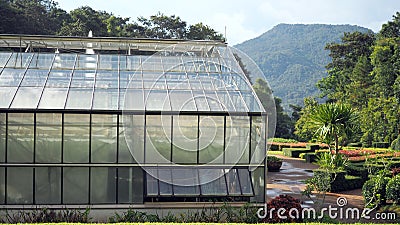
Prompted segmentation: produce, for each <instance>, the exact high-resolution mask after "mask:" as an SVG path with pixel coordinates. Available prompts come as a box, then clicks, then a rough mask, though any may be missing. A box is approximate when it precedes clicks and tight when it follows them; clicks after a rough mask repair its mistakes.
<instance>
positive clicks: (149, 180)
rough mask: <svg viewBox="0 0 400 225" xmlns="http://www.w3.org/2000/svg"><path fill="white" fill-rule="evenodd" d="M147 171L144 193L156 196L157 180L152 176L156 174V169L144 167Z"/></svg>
mask: <svg viewBox="0 0 400 225" xmlns="http://www.w3.org/2000/svg"><path fill="white" fill-rule="evenodd" d="M146 171H148V173H147V174H146V193H147V196H157V195H158V180H157V179H156V178H154V177H153V175H156V174H157V169H146Z"/></svg>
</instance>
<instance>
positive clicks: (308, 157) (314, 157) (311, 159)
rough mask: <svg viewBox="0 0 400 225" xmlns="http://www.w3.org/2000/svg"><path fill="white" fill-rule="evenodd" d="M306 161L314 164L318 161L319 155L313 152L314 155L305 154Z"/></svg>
mask: <svg viewBox="0 0 400 225" xmlns="http://www.w3.org/2000/svg"><path fill="white" fill-rule="evenodd" d="M304 159H305V160H306V162H308V163H313V162H315V161H317V154H316V153H314V152H312V153H304Z"/></svg>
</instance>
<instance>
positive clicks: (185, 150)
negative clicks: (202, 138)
mask: <svg viewBox="0 0 400 225" xmlns="http://www.w3.org/2000/svg"><path fill="white" fill-rule="evenodd" d="M197 120H198V117H197V116H183V115H179V116H173V128H172V130H173V147H172V161H173V162H174V163H178V164H187V163H196V162H197V148H198V123H197Z"/></svg>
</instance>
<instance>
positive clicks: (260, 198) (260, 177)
mask: <svg viewBox="0 0 400 225" xmlns="http://www.w3.org/2000/svg"><path fill="white" fill-rule="evenodd" d="M264 171H265V170H264V167H261V166H260V167H258V168H257V169H256V170H254V171H253V172H252V173H251V180H252V181H253V186H254V197H253V198H251V201H255V202H265V201H266V199H264V192H265V187H264V177H265V175H264Z"/></svg>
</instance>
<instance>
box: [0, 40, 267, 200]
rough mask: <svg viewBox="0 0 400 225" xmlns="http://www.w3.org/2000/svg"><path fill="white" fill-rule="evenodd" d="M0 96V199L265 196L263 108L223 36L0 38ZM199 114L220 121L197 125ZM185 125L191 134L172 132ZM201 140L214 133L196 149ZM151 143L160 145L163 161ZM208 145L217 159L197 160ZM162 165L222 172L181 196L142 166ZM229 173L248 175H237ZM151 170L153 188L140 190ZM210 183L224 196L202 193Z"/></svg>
mask: <svg viewBox="0 0 400 225" xmlns="http://www.w3.org/2000/svg"><path fill="white" fill-rule="evenodd" d="M84 50H85V51H86V53H85V52H84ZM88 50H89V51H88ZM149 52H150V53H152V54H151V55H149ZM0 96H1V98H0V204H2V205H4V206H6V207H7V206H12V205H37V204H46V205H78V204H79V205H82V204H143V203H146V202H148V201H158V200H162V201H192V200H194V201H204V199H207V198H220V199H223V200H226V197H232V198H236V199H241V200H243V199H247V200H249V201H255V202H264V201H265V182H266V175H265V160H264V157H265V153H266V152H265V151H266V148H265V147H266V133H267V132H266V129H267V128H266V122H267V115H266V112H265V110H264V109H263V107H262V105H261V103H260V101H259V99H258V98H257V96H256V95H255V93H254V90H253V89H252V87H251V84H250V82H249V81H248V80H247V78H246V77H245V75H244V74H243V71H242V69H241V68H240V66H239V64H238V62H237V61H236V59H235V58H234V57H233V54H232V52H231V51H230V49H229V48H228V47H227V46H226V44H225V43H221V42H215V41H184V40H151V39H127V38H82V37H52V36H32V35H31V36H16V35H0ZM210 119H211V120H212V121H214V122H215V121H219V126H217V125H216V124H214V127H212V126H210V125H207V123H204V121H205V120H210ZM165 121H168V123H167V125H164V127H161V126H160V122H161V123H163V122H165ZM193 121H196V122H193ZM128 124H133V125H134V126H135V127H134V128H132V127H129V125H128ZM211 128H214V130H215V134H213V135H216V136H215V137H211V136H209V135H210V134H208V132H207V131H209V129H211ZM160 129H164V134H162V135H161V136H163V137H158V135H159V131H160ZM165 130H167V131H165ZM182 130H183V131H182ZM165 132H166V133H165ZM179 132H183V133H179ZM185 132H186V133H185ZM185 134H189V135H192V136H193V137H194V139H195V140H196V141H195V142H193V141H191V142H189V141H187V140H183V139H182V136H184V135H185ZM211 138H215V139H216V140H218V141H214V140H213V141H211V142H210V143H208V145H207V146H203V142H204V140H208V139H211ZM166 140H167V141H166ZM217 142H218V143H217ZM132 143H134V144H132ZM165 143H166V144H165ZM188 143H189V145H190V147H189V148H193V149H194V150H195V151H196V153H194V154H193V156H194V157H195V159H188V158H187V157H186V158H185V157H184V156H185V154H186V153H181V152H182V149H181V147H179V144H182V145H187V144H188ZM104 146H105V147H104ZM138 146H140V147H138ZM166 146H167V147H166ZM237 146H239V148H240V147H241V148H242V149H243V151H244V152H239V153H240V154H242V155H243V154H244V155H245V157H244V158H243V157H242V156H241V157H242V158H241V159H240V160H239V161H235V160H233V159H232V155H235V154H239V153H235V151H236V152H237V151H241V149H237V148H238V147H237ZM151 149H153V150H151ZM165 149H166V150H165ZM234 149H236V150H234ZM150 150H151V151H153V153H152V152H151V151H150ZM154 151H158V152H159V153H163V151H166V152H167V155H169V156H168V157H169V158H168V157H167V158H168V160H169V163H163V161H160V160H158V159H157V158H156V157H154ZM215 151H218V152H220V154H222V160H221V161H218V162H214V163H211V159H206V160H205V161H204V160H203V161H202V159H201V157H203V155H204V154H205V155H207V154H208V155H210V154H211V155H213V154H215ZM137 152H143V158H140V157H135V154H137ZM204 152H205V153H204ZM147 154H149V156H148V157H146V155H147ZM152 154H153V155H152ZM182 154H183V155H182ZM110 155H113V156H110ZM139 155H140V154H139ZM208 157H211V156H208ZM175 158H179V160H180V161H179V160H178V161H176V160H175ZM182 160H183V161H182ZM185 160H188V161H185ZM162 168H166V170H167V171H171V173H172V174H174V173H176V174H179V171H181V172H182V173H185V171H186V172H187V171H189V170H190V171H195V173H196V174H197V177H198V178H197V179H198V180H201V179H203V177H202V176H203V175H201V174H202V173H203V172H202V171H207V170H210V171H211V172H216V173H219V172H221V173H222V176H221V179H222V180H219V181H218V180H216V181H215V182H219V184H216V183H215V182H214V181H212V182H208V183H203V184H197V185H195V186H197V188H198V190H199V191H198V193H196V194H184V193H179V191H177V190H184V189H182V188H180V187H178V186H179V185H178V186H176V184H172V185H165V182H163V181H161V180H157V179H155V178H154V177H152V174H150V175H149V173H148V170H151V169H155V171H157V172H156V173H157V174H158V173H159V172H158V171H159V169H162ZM249 168H256V169H255V170H253V171H250V170H249ZM232 173H234V174H237V175H235V176H237V177H236V178H234V179H233V180H234V182H233V181H232V179H230V180H229V179H228V176H232ZM240 174H242V176H244V175H243V174H248V177H249V180H248V183H244V182H245V180H243V179H242V178H240ZM246 176H247V175H246ZM101 177H106V178H104V179H102V178H101ZM200 177H202V178H200ZM22 178H23V179H22ZM250 178H251V179H250ZM74 179H75V180H74ZM76 179H80V180H81V181H79V180H76ZM151 179H155V181H156V183H157V194H154V193H150V191H149V190H148V188H149V187H150V186H149V185H151V184H150V183H149V182H150V181H151ZM258 180H262V182H261V183H260V182H259V181H258ZM80 182H81V183H80ZM213 182H214V183H213ZM246 182H247V181H246ZM205 185H208V186H205ZM218 185H222V186H224V190H225V194H224V193H215V194H212V193H206V192H204V191H203V188H206V187H208V188H211V189H212V188H215V190H217V189H218V188H221V186H218ZM229 185H230V186H229ZM235 185H236V186H235ZM249 185H250V186H249ZM175 186H176V187H175ZM228 186H229V187H231V188H236V190H240V191H239V192H240V193H239V192H237V191H236V192H235V193H234V192H232V191H230V190H229V187H228ZM245 186H247V187H251V188H250V189H246V190H251V191H250V192H249V191H247V192H245V191H244V189H245ZM163 188H164V189H165V188H167V189H169V188H170V189H171V191H172V192H171V194H170V195H169V194H165V193H163V192H162V190H164V189H163ZM70 190H71V191H75V192H76V191H78V192H81V193H80V194H78V195H76V196H73V195H71V193H70ZM232 190H233V189H232Z"/></svg>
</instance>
